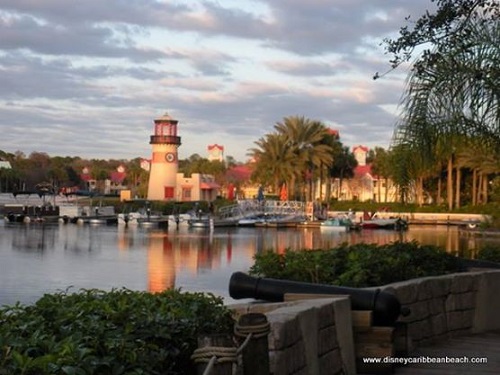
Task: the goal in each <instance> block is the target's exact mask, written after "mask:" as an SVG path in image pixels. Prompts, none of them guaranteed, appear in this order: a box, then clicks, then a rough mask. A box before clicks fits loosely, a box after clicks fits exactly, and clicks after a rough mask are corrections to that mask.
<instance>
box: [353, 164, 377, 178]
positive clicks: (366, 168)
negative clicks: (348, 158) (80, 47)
mask: <svg viewBox="0 0 500 375" xmlns="http://www.w3.org/2000/svg"><path fill="white" fill-rule="evenodd" d="M354 174H355V175H356V176H358V177H360V176H364V175H367V174H369V175H371V176H373V174H372V166H371V165H369V164H368V165H358V166H356V168H354Z"/></svg>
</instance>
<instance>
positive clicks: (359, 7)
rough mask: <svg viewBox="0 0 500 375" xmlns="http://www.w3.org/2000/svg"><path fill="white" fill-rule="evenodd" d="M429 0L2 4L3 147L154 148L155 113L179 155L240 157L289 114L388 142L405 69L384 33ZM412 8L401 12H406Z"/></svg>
mask: <svg viewBox="0 0 500 375" xmlns="http://www.w3.org/2000/svg"><path fill="white" fill-rule="evenodd" d="M427 9H430V10H432V9H433V3H432V2H431V0H307V1H305V0H267V1H266V0H261V1H253V0H210V1H209V0H198V1H194V0H173V1H167V0H164V1H161V0H106V1H103V0H85V1H81V0H1V1H0V150H3V151H6V152H12V153H13V152H16V151H18V150H19V151H22V152H24V153H25V154H26V155H29V154H30V153H31V152H45V153H47V154H49V155H50V156H80V157H82V158H89V159H92V158H97V159H126V160H130V159H133V158H136V157H143V158H149V157H151V145H150V144H149V139H150V138H149V137H150V135H152V134H153V131H154V129H153V120H154V119H155V118H157V117H160V116H162V115H163V114H164V113H168V114H169V115H170V116H171V117H173V118H174V119H176V120H178V121H179V125H178V135H179V136H180V137H181V139H182V145H181V146H180V147H179V157H180V158H181V159H183V158H187V157H189V156H191V155H193V154H195V153H197V154H199V155H201V156H202V157H207V156H208V153H207V146H208V145H211V144H219V145H223V146H224V154H225V156H232V157H233V158H235V159H236V160H237V161H241V162H243V161H246V160H247V159H248V158H249V156H248V155H249V150H250V149H251V148H253V147H255V142H256V141H257V140H258V139H259V138H261V137H263V136H265V134H268V133H271V132H273V131H274V125H275V124H276V123H277V122H281V121H283V119H284V118H285V117H289V116H304V117H305V118H308V119H311V120H318V121H322V122H323V123H324V124H325V125H326V126H328V127H330V128H333V129H336V130H338V131H339V133H340V140H341V142H342V143H344V145H346V146H349V147H353V146H356V145H365V146H368V147H370V148H373V147H375V146H380V147H384V148H387V147H388V146H389V145H390V141H391V137H392V134H393V130H394V126H395V124H396V122H397V119H398V115H399V114H400V108H399V106H398V104H399V103H400V101H401V98H402V95H403V93H404V88H405V80H406V78H407V74H408V71H409V69H408V66H402V67H400V68H398V69H397V70H393V71H391V72H389V73H388V74H386V75H384V76H383V77H382V78H381V79H378V80H373V76H374V74H375V73H376V72H379V73H385V72H387V71H388V70H390V64H389V59H390V56H389V55H386V54H385V53H384V47H383V45H382V41H383V39H384V38H386V37H396V36H397V33H398V31H399V29H400V27H402V26H407V25H408V26H409V27H410V28H411V21H412V20H416V19H418V18H419V17H420V16H421V15H422V14H423V13H424V12H425V11H426V10H427ZM408 16H411V18H410V21H406V20H405V18H406V17H408Z"/></svg>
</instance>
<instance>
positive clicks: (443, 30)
mask: <svg viewBox="0 0 500 375" xmlns="http://www.w3.org/2000/svg"><path fill="white" fill-rule="evenodd" d="M431 2H433V3H436V5H437V7H436V9H435V11H427V12H426V13H425V14H424V15H422V16H421V17H420V18H419V19H417V20H413V19H411V16H408V17H407V18H406V21H408V22H411V23H412V25H413V27H412V28H411V29H410V28H409V27H408V26H403V27H401V29H400V30H399V36H398V38H396V39H390V38H387V39H385V40H384V43H385V48H386V52H387V53H388V54H390V55H392V59H391V60H390V63H391V65H392V68H393V69H394V68H396V67H398V66H399V65H400V64H401V63H403V62H407V61H410V60H411V59H412V57H413V58H414V57H415V56H414V55H415V52H416V51H419V49H418V47H422V46H423V47H424V48H423V49H422V48H420V51H421V52H420V59H419V61H417V63H416V65H415V69H416V70H421V69H426V68H427V67H429V66H432V65H433V64H434V63H435V59H436V58H437V57H438V56H439V52H436V50H434V51H432V48H436V49H438V50H439V51H446V50H448V49H449V48H450V47H452V48H455V47H456V46H461V47H463V48H466V47H467V39H468V36H469V35H470V34H471V32H472V31H471V23H470V21H471V20H480V21H481V22H483V23H491V24H494V23H497V22H498V18H499V16H500V4H499V3H498V1H497V0H431ZM378 77H379V74H378V73H377V74H376V75H375V77H374V78H378Z"/></svg>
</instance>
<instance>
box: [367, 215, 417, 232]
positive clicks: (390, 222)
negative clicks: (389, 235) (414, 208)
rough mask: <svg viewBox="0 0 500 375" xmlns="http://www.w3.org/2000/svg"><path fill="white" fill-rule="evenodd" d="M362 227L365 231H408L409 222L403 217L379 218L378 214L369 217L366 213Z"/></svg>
mask: <svg viewBox="0 0 500 375" xmlns="http://www.w3.org/2000/svg"><path fill="white" fill-rule="evenodd" d="M360 225H361V227H362V228H363V229H393V230H405V229H408V222H407V221H406V220H404V219H403V218H401V217H389V218H382V217H378V215H377V213H375V214H374V215H372V216H369V215H367V214H366V213H365V214H364V216H363V220H362V221H361V223H360Z"/></svg>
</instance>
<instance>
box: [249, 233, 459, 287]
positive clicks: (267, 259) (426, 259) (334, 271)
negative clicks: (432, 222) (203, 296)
mask: <svg viewBox="0 0 500 375" xmlns="http://www.w3.org/2000/svg"><path fill="white" fill-rule="evenodd" d="M459 270H460V265H459V262H458V259H457V258H455V257H454V256H452V255H450V254H447V253H446V252H444V251H443V250H442V249H440V248H438V247H435V246H424V245H419V244H418V243H417V242H409V243H404V242H394V243H390V244H387V245H382V246H378V245H374V244H357V245H352V246H348V245H346V244H343V245H340V246H338V247H336V248H333V249H329V250H314V251H306V250H304V251H290V250H287V251H286V252H285V254H283V255H279V254H276V253H273V252H266V253H262V254H257V255H256V256H255V263H254V265H253V266H252V267H251V268H250V274H251V275H254V276H263V277H269V278H276V279H287V280H294V281H301V282H312V283H322V284H329V285H339V286H351V287H371V286H379V285H384V284H389V283H392V282H396V281H402V280H408V279H412V278H417V277H424V276H434V275H441V274H445V273H450V272H458V271H459Z"/></svg>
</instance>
